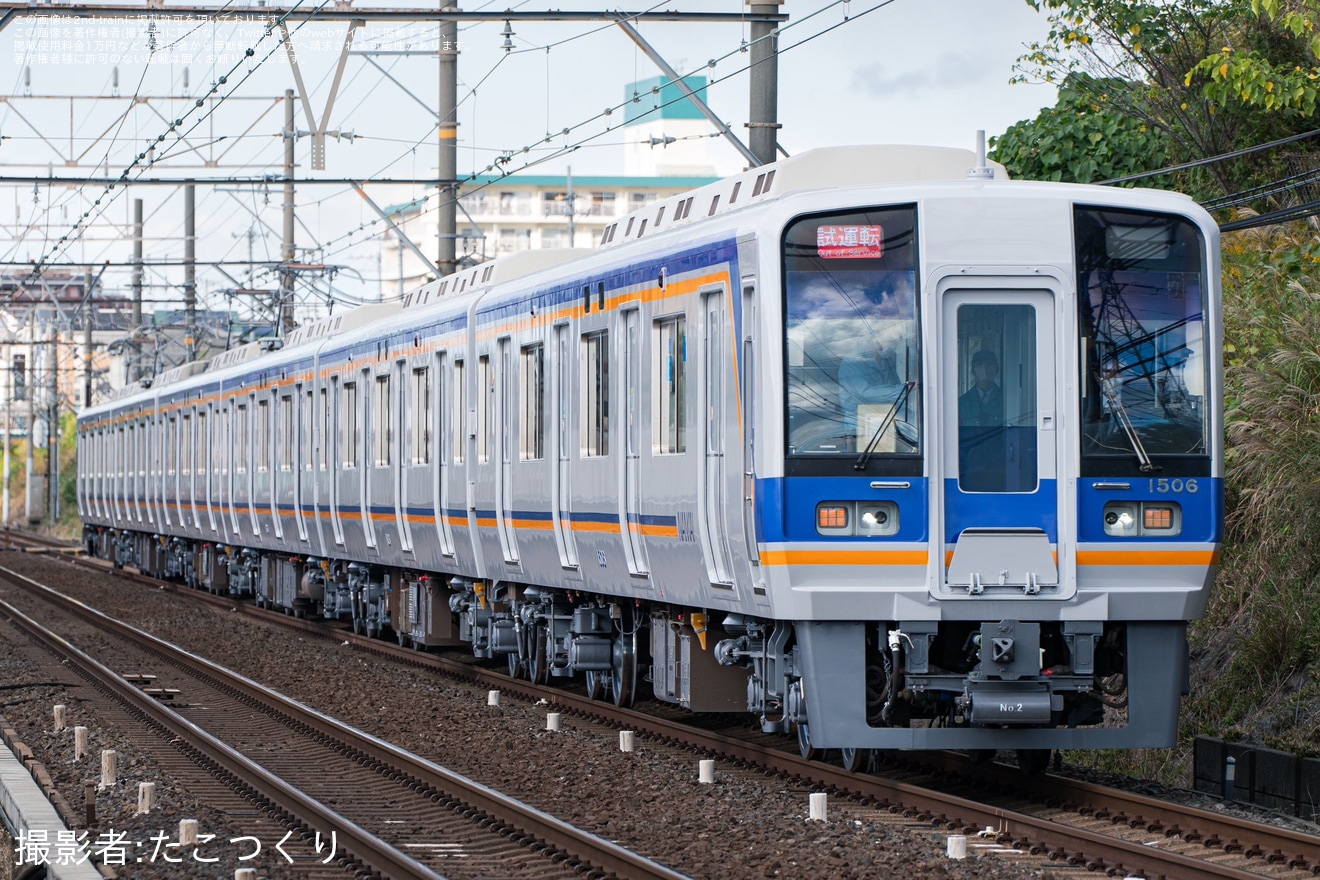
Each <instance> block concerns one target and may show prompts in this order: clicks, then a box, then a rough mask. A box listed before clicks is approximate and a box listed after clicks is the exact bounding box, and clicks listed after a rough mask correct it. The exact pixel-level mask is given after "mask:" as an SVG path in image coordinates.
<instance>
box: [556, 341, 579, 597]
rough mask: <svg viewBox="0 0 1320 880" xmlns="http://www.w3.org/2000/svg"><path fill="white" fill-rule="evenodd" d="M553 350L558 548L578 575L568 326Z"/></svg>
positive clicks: (565, 564)
mask: <svg viewBox="0 0 1320 880" xmlns="http://www.w3.org/2000/svg"><path fill="white" fill-rule="evenodd" d="M553 344H554V349H553V352H552V354H551V357H552V358H553V367H552V369H553V370H554V376H555V378H554V395H555V397H554V407H555V409H554V411H555V414H556V417H557V418H556V424H555V432H554V433H555V448H554V456H555V471H554V487H553V490H554V491H553V495H554V499H555V503H554V505H553V506H554V510H553V511H552V515H553V520H554V526H555V544H556V546H557V547H558V549H559V564H560V565H561V566H562V567H563V568H564V569H565V570H566V571H578V570H579V569H578V553H577V540H576V539H575V538H574V536H573V503H572V494H571V491H570V489H571V486H572V483H571V481H570V473H571V470H572V469H571V467H570V465H571V463H572V449H573V435H572V431H573V424H574V422H573V409H572V400H573V387H574V386H573V373H572V370H573V364H574V359H573V356H572V352H573V350H572V348H571V346H570V336H569V327H568V324H559V325H556V327H555V330H554V343H553Z"/></svg>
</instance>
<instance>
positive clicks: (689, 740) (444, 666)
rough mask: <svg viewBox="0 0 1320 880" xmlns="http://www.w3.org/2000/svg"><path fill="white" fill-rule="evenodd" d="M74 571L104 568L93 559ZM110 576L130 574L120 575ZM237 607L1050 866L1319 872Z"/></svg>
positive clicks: (936, 767) (1211, 820) (933, 771)
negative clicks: (861, 769)
mask: <svg viewBox="0 0 1320 880" xmlns="http://www.w3.org/2000/svg"><path fill="white" fill-rule="evenodd" d="M80 563H81V564H86V565H91V566H97V567H100V568H101V570H103V571H108V570H109V569H108V567H107V566H104V565H102V564H100V563H98V562H97V561H95V560H80ZM116 574H118V575H119V576H121V577H125V578H132V577H136V576H135V575H133V574H132V573H130V572H116ZM151 583H152V584H154V585H155V586H157V587H158V586H159V584H158V583H157V582H154V581H152V582H151ZM178 592H179V593H180V594H184V595H189V596H192V597H194V598H197V599H201V600H204V601H216V602H218V603H221V604H223V605H225V606H232V604H233V603H232V601H231V600H229V599H221V598H219V597H210V596H208V595H207V594H205V593H200V592H197V591H192V590H178ZM239 608H240V610H242V611H243V613H246V614H253V615H256V616H259V617H262V618H264V619H272V618H274V619H276V620H278V621H279V622H281V623H283V624H285V625H287V626H290V627H293V628H295V629H297V630H299V631H300V632H301V633H303V634H304V635H305V636H315V637H318V638H326V639H335V640H339V641H349V642H351V643H352V644H354V646H355V647H357V648H359V649H361V650H364V651H368V652H371V653H372V654H375V655H377V656H381V657H388V658H390V659H392V660H395V661H398V662H403V663H408V664H412V665H415V666H418V667H421V668H426V669H431V670H438V671H443V672H444V673H445V674H447V675H451V676H458V677H461V678H463V679H466V680H468V681H471V682H474V683H476V684H478V685H481V686H484V687H490V688H498V689H500V690H501V691H504V692H506V693H513V694H517V695H521V696H523V697H525V698H526V699H528V700H531V701H546V702H547V703H550V704H552V705H553V706H554V707H555V708H558V709H560V710H563V711H567V712H571V713H576V714H578V715H580V716H581V717H583V718H587V719H591V720H593V721H594V722H597V723H600V724H604V725H610V726H614V727H618V728H626V729H629V730H633V731H635V732H636V733H637V735H638V736H639V737H652V738H655V739H657V740H663V741H667V742H671V743H675V744H680V745H682V746H683V747H685V748H689V749H693V750H698V751H702V752H704V753H706V754H711V755H715V756H717V757H719V758H721V759H723V760H725V761H728V762H732V763H736V764H740V765H745V766H748V767H759V768H763V769H765V770H767V771H770V772H774V773H779V774H783V775H785V776H788V777H791V778H794V779H797V780H801V781H802V782H806V783H809V784H810V785H812V786H813V787H816V788H820V787H824V788H827V789H828V790H831V791H834V792H836V793H839V794H844V795H847V796H848V797H850V798H853V799H855V800H857V801H859V802H862V803H872V804H875V805H877V806H880V807H884V808H887V809H890V810H892V811H895V812H903V813H906V814H907V815H910V816H912V817H914V818H917V819H918V820H920V821H923V822H926V823H928V824H929V825H930V826H932V827H937V828H941V829H945V830H947V831H948V832H949V833H961V834H978V833H979V834H981V835H982V836H983V838H985V839H988V840H992V841H994V842H997V843H999V844H1002V845H1007V846H1013V847H1016V848H1019V849H1023V850H1027V851H1030V852H1036V853H1042V854H1045V855H1048V856H1049V857H1050V858H1051V859H1052V860H1056V861H1059V862H1064V861H1066V862H1068V863H1070V864H1075V865H1081V866H1085V867H1088V868H1091V869H1100V870H1105V871H1107V872H1110V873H1117V874H1119V875H1120V876H1121V875H1123V874H1133V875H1136V874H1140V875H1141V876H1144V877H1147V878H1156V877H1167V878H1179V877H1228V878H1250V877H1261V876H1272V877H1286V878H1294V877H1304V876H1312V875H1314V874H1317V873H1320V840H1317V838H1315V837H1313V836H1311V835H1307V834H1301V833H1298V832H1294V831H1289V830H1287V829H1282V828H1276V827H1273V826H1270V825H1265V824H1262V823H1259V822H1252V821H1249V820H1245V819H1240V818H1237V817H1233V816H1229V815H1224V814H1220V813H1215V812H1211V811H1207V810H1200V809H1196V808H1193V807H1188V806H1185V805H1182V804H1178V803H1176V802H1168V801H1161V800H1156V799H1154V798H1149V797H1144V796H1140V795H1135V794H1132V793H1128V792H1124V791H1121V790H1117V789H1111V788H1106V787H1102V786H1095V785H1091V784H1087V783H1082V782H1078V781H1076V780H1071V779H1066V778H1063V777H1056V776H1050V775H1041V776H1035V777H1030V778H1029V779H1024V778H1023V777H1021V776H1020V774H1017V773H1016V771H1011V770H1008V769H1006V768H1001V767H990V768H985V767H974V766H972V765H970V764H969V763H968V762H965V761H961V760H960V759H959V758H957V757H955V756H942V755H941V756H933V757H932V761H934V763H933V764H932V763H923V764H922V765H921V766H919V767H917V768H915V769H908V768H903V767H898V766H894V765H890V766H888V767H887V768H886V771H885V772H886V774H887V775H890V776H893V775H903V776H905V777H907V778H908V779H909V780H913V781H907V782H904V781H899V780H898V779H889V778H883V777H881V776H875V775H870V774H865V773H851V772H848V771H845V770H843V769H841V768H837V767H833V766H830V765H828V764H824V763H822V762H820V761H806V760H803V759H802V758H800V757H799V756H797V755H796V754H791V753H787V752H784V751H782V750H778V749H774V748H769V747H767V746H765V745H764V744H757V743H752V742H748V741H746V740H745V739H740V738H735V737H731V736H727V735H722V734H720V733H717V732H706V731H702V730H699V729H696V728H694V727H692V726H690V725H689V724H686V723H683V722H680V721H677V720H672V719H664V718H657V717H655V716H653V715H649V714H646V713H641V712H634V711H629V710H619V709H616V708H615V707H613V706H612V705H608V704H603V703H600V702H596V701H593V700H590V699H588V698H587V697H585V696H582V695H577V694H573V693H570V692H566V691H563V690H559V689H553V688H545V687H541V686H537V685H533V684H530V683H528V682H525V681H521V680H512V679H509V678H508V677H507V676H506V675H504V674H502V673H499V672H495V671H493V670H491V669H486V668H482V667H480V666H476V665H474V664H473V663H472V662H471V661H470V659H464V660H457V659H454V658H447V657H442V656H437V655H430V654H424V653H420V652H417V651H414V650H408V649H404V648H401V647H398V646H395V645H393V644H390V643H388V642H382V641H380V640H374V639H366V638H361V637H356V636H353V635H352V634H350V633H346V632H344V631H343V630H342V629H329V628H327V627H325V626H324V625H322V624H317V623H313V622H310V621H305V620H296V619H293V618H290V617H287V616H284V615H280V614H278V613H271V612H268V611H262V610H260V609H256V608H254V607H251V606H247V605H242V606H239ZM987 829H988V833H987Z"/></svg>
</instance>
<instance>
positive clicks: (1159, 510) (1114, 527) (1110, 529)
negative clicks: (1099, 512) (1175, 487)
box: [1104, 501, 1182, 538]
mask: <svg viewBox="0 0 1320 880" xmlns="http://www.w3.org/2000/svg"><path fill="white" fill-rule="evenodd" d="M1104 520H1105V534H1106V535H1112V536H1114V537H1116V538H1135V537H1140V536H1146V537H1161V538H1171V537H1173V536H1174V535H1177V534H1178V533H1180V532H1181V531H1182V508H1181V507H1180V506H1179V505H1177V504H1174V503H1171V502H1165V501H1158V502H1157V501H1114V502H1110V503H1109V504H1106V505H1105V513H1104Z"/></svg>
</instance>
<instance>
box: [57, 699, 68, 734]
mask: <svg viewBox="0 0 1320 880" xmlns="http://www.w3.org/2000/svg"><path fill="white" fill-rule="evenodd" d="M65 711H66V707H65V705H64V704H63V703H56V704H55V729H56V730H63V729H64V715H65Z"/></svg>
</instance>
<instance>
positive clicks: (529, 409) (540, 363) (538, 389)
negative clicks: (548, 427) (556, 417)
mask: <svg viewBox="0 0 1320 880" xmlns="http://www.w3.org/2000/svg"><path fill="white" fill-rule="evenodd" d="M521 446H522V458H523V461H532V460H539V459H542V458H545V347H544V346H542V345H529V346H527V347H525V348H524V349H523V350H522V444H521Z"/></svg>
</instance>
